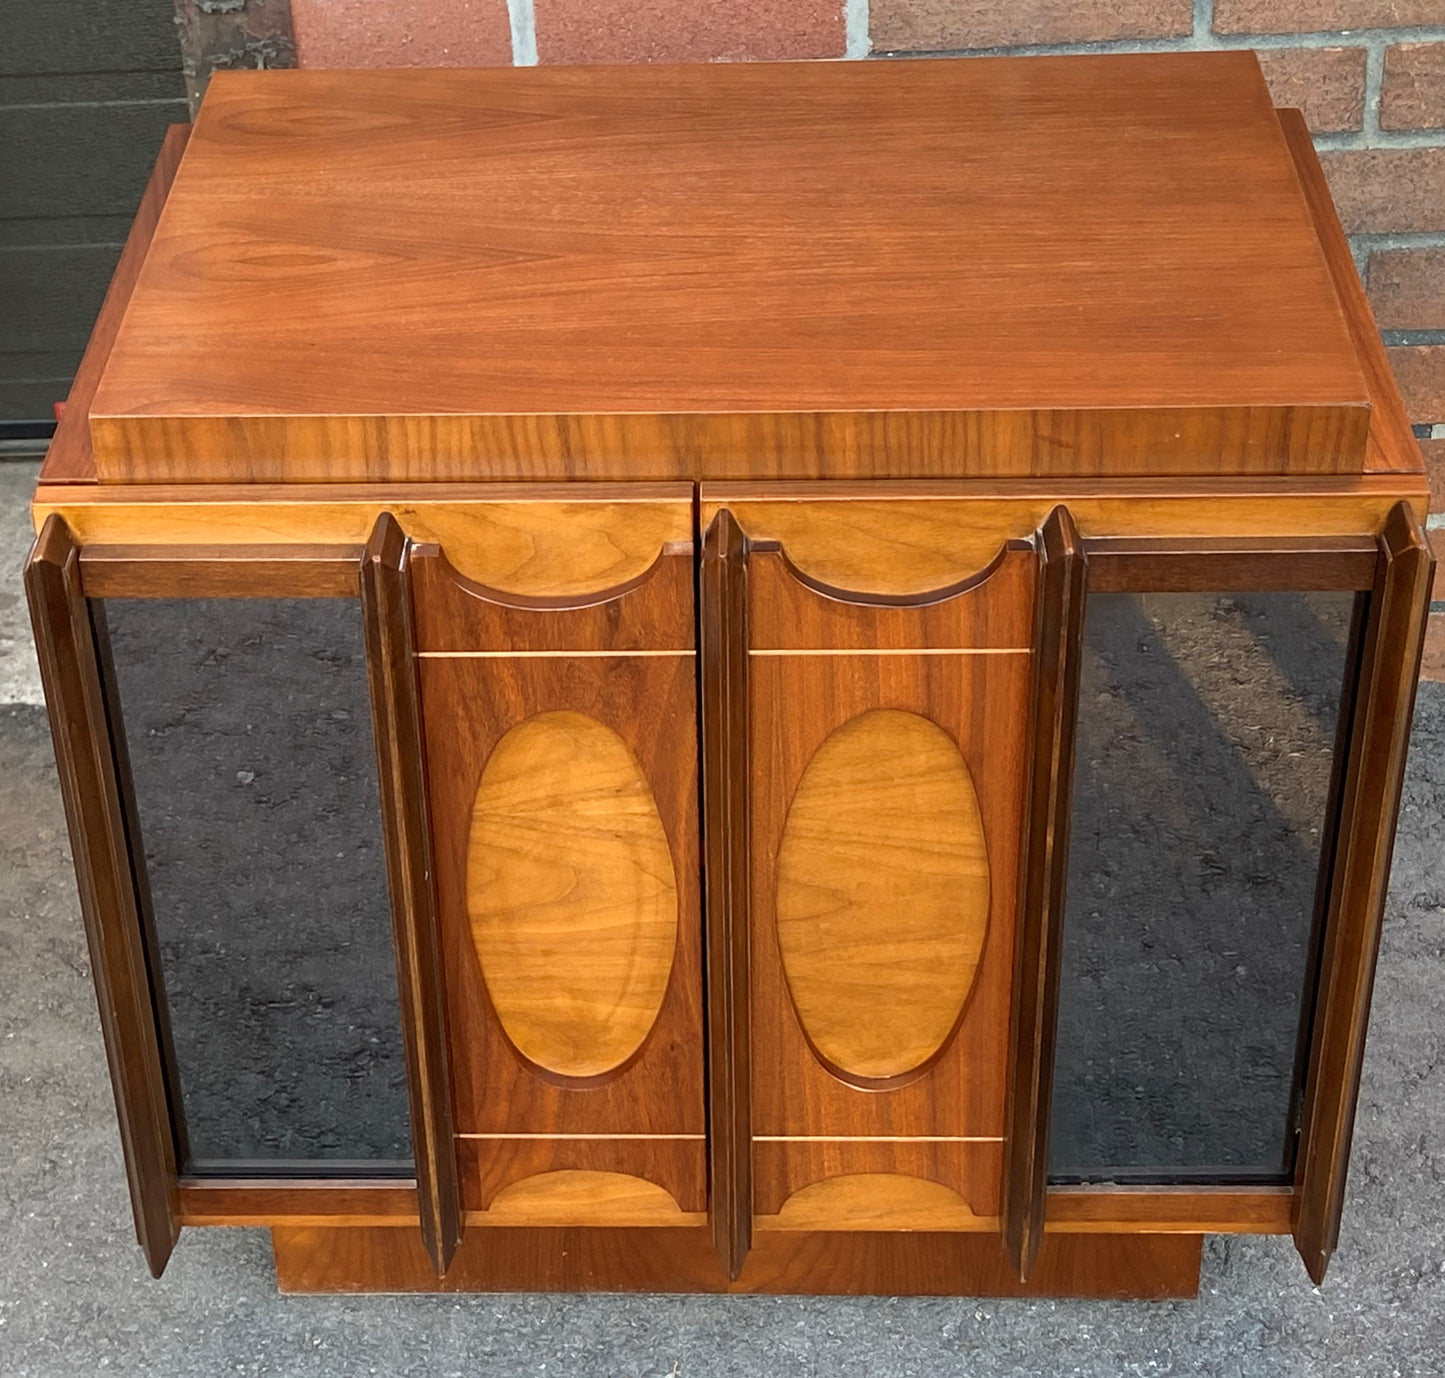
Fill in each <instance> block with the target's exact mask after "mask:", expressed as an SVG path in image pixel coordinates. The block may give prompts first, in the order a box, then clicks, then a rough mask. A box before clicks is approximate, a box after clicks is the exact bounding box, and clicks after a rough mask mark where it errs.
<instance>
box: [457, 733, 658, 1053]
mask: <svg viewBox="0 0 1445 1378" xmlns="http://www.w3.org/2000/svg"><path fill="white" fill-rule="evenodd" d="M467 909H468V913H469V915H470V918H471V926H472V940H473V942H474V943H475V944H476V950H477V957H478V960H479V961H480V963H481V967H482V976H483V978H484V979H485V981H486V984H487V993H488V994H489V995H490V996H491V999H492V1005H493V1007H494V1008H495V1009H496V1012H497V1017H498V1018H499V1019H500V1020H501V1022H502V1027H503V1028H504V1029H505V1030H506V1033H507V1036H508V1038H510V1039H511V1041H512V1044H513V1046H514V1047H515V1048H516V1049H517V1051H518V1052H520V1053H521V1054H522V1056H523V1057H525V1058H527V1059H529V1060H530V1061H531V1062H534V1063H536V1064H537V1065H538V1066H539V1067H543V1068H546V1069H547V1070H548V1071H551V1072H555V1073H557V1074H558V1075H560V1076H568V1077H594V1076H600V1075H601V1074H602V1073H604V1072H610V1071H611V1070H613V1068H615V1067H618V1066H620V1065H621V1064H622V1063H624V1062H626V1061H627V1059H628V1058H629V1057H631V1056H632V1054H633V1053H635V1052H636V1051H637V1049H638V1048H639V1047H641V1046H642V1042H643V1040H644V1039H645V1038H646V1037H647V1035H648V1032H649V1030H650V1029H651V1028H652V1026H653V1023H654V1022H655V1021H656V1019H657V1014H658V1011H659V1010H660V1009H661V1007H662V999H663V996H664V994H665V993H666V990H667V982H668V977H669V975H670V974H671V971H672V960H673V950H674V948H675V947H676V944H677V882H676V878H675V877H674V875H673V869H672V853H671V851H670V850H669V848H668V845H667V834H666V832H665V831H664V830H663V826H662V819H661V818H659V817H658V813H657V804H656V802H655V801H654V799H653V797H652V791H651V790H650V789H649V788H648V784H647V781H646V780H645V779H644V778H643V775H642V770H641V768H640V767H639V766H638V764H637V762H636V760H635V759H634V758H633V755H632V753H631V752H630V751H629V750H628V748H627V744H626V743H625V742H624V741H623V740H622V738H621V737H619V736H618V735H617V734H616V733H615V732H613V731H612V730H611V728H608V727H604V726H603V725H602V724H601V723H599V722H597V721H596V720H595V719H593V718H589V717H587V716H585V715H584V714H582V713H562V712H559V713H539V714H538V715H537V716H536V717H533V718H528V719H527V720H526V721H525V722H522V723H519V724H518V725H517V726H516V727H514V728H512V729H511V731H509V732H508V733H507V734H506V736H504V737H503V738H502V740H501V741H500V742H498V743H497V747H496V750H494V751H493V752H492V755H491V757H490V758H489V759H488V761H487V764H486V767H485V768H484V769H483V771H482V779H481V783H480V784H479V785H478V787H477V797H476V803H475V804H474V806H473V808H472V829H471V837H470V841H469V843H468V852H467Z"/></svg>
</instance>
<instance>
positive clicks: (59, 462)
mask: <svg viewBox="0 0 1445 1378" xmlns="http://www.w3.org/2000/svg"><path fill="white" fill-rule="evenodd" d="M190 135H191V126H190V125H188V124H173V125H172V126H171V127H170V128H169V129H168V130H167V131H166V137H165V139H164V141H163V142H162V143H161V150H160V153H159V154H158V155H157V157H156V164H155V167H154V169H153V170H152V172H151V175H150V177H149V178H148V179H147V181H146V185H145V190H144V191H143V192H142V193H141V199H140V205H139V207H138V208H137V209H136V215H135V220H134V221H133V222H132V224H131V227H130V232H129V233H128V234H127V235H126V240H125V247H124V248H123V249H122V250H121V253H120V261H119V262H118V263H117V264H116V265H115V274H114V275H113V276H112V278H111V280H110V287H109V288H108V289H107V290H106V294H105V300H104V301H103V302H102V303H101V307H100V314H99V315H98V316H97V317H96V320H95V325H94V326H93V327H92V329H91V332H90V341H89V343H88V344H87V345H86V347H85V354H84V355H83V356H82V358H81V360H80V367H79V368H78V369H76V371H75V378H74V380H73V381H72V382H71V385H70V395H69V396H68V397H67V399H66V403H65V414H64V416H62V417H61V418H60V422H59V424H58V425H57V426H56V428H55V435H54V437H53V438H52V439H51V442H50V446H49V448H48V449H47V450H46V451H45V462H44V463H43V464H42V465H41V466H40V478H41V481H42V482H44V483H93V482H94V481H95V454H94V451H93V450H92V449H91V444H90V403H91V399H92V398H93V397H94V396H95V389H96V386H97V385H98V384H99V382H100V375H101V372H102V371H103V369H104V368H105V363H106V360H107V359H109V357H110V350H111V346H112V344H113V343H114V342H115V336H116V332H117V331H118V330H119V329H120V322H121V317H122V316H124V315H125V309H126V306H127V304H128V303H129V302H130V298H131V293H132V292H133V291H134V290H135V283H136V279H137V278H138V277H139V276H140V270H141V264H142V263H143V262H144V261H145V257H146V253H147V252H148V251H149V249H150V246H151V240H152V238H154V236H155V232H156V224H157V222H159V220H160V217H161V210H162V209H163V208H164V206H165V203H166V197H167V196H168V195H169V194H170V189H171V183H172V182H174V181H175V176H176V169H177V168H178V167H180V165H181V154H182V153H184V152H185V149H186V143H187V141H188V140H189V139H190ZM81 539H84V538H81Z"/></svg>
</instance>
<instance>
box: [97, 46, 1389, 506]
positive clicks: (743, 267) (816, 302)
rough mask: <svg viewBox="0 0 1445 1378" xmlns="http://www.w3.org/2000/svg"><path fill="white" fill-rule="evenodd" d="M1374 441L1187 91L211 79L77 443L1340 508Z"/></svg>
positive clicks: (537, 73)
mask: <svg viewBox="0 0 1445 1378" xmlns="http://www.w3.org/2000/svg"><path fill="white" fill-rule="evenodd" d="M1368 412H1369V398H1368V393H1367V389H1366V384H1365V381H1364V379H1363V377H1362V376H1361V371H1360V367H1359V364H1358V362H1357V360H1356V358H1355V354H1354V351H1353V349H1352V346H1351V342H1350V337H1349V333H1348V330H1347V328H1346V323H1345V320H1344V317H1343V314H1342V312H1341V308H1340V305H1339V302H1338V300H1337V298H1336V295H1335V292H1334V290H1333V287H1332V285H1331V281H1330V277H1329V273H1328V271H1327V268H1326V264H1325V262H1324V259H1323V257H1322V254H1321V250H1320V246H1319V241H1318V238H1317V236H1316V233H1315V230H1314V227H1313V224H1312V222H1311V219H1310V214H1309V211H1308V208H1307V206H1306V203H1305V200H1304V197H1303V195H1302V193H1301V190H1300V186H1299V183H1298V180H1297V178H1296V175H1295V171H1294V167H1293V164H1292V162H1291V159H1290V155H1289V152H1288V149H1287V147H1286V145H1285V141H1284V139H1283V137H1282V135H1281V132H1280V128H1279V124H1278V121H1277V120H1276V118H1275V114H1274V111H1273V109H1272V107H1271V103H1270V98H1269V94H1268V91H1267V89H1266V87H1265V85H1264V82H1263V79H1262V78H1261V76H1260V73H1259V69H1258V65H1257V63H1256V61H1255V59H1254V57H1253V55H1252V54H1249V53H1212V54H1168V55H1145V56H1138V55H1130V56H1099V57H1069V58H1025V59H997V60H995V59H988V60H978V59H973V60H953V61H948V60H940V61H909V62H873V63H815V64H757V65H752V64H728V65H710V66H689V67H649V66H638V67H628V68H602V67H588V68H533V69H494V70H477V71H466V70H443V71H420V70H404V71H375V72H321V71H311V72H264V73H221V74H219V75H218V76H217V77H216V78H215V79H214V80H213V82H212V85H211V88H210V91H209V93H208V94H207V96H206V99H205V102H204V104H203V106H202V109H201V112H200V115H199V118H198V120H197V123H196V127H195V130H194V133H193V134H192V137H191V139H190V142H189V145H188V147H187V149H186V152H185V155H184V157H183V159H182V162H181V166H180V170H179V172H178V174H177V176H176V179H175V184H174V186H173V188H172V190H171V193H170V197H169V200H168V202H167V204H166V207H165V210H164V211H163V213H162V216H161V219H160V223H159V225H158V227H157V231H156V234H155V238H154V240H153V242H152V244H151V247H150V250H149V253H148V255H147V257H146V260H145V263H144V266H143V267H142V270H141V273H140V276H139V279H138V281H137V283H136V287H135V290H134V293H133V295H132V297H131V300H130V303H129V306H128V308H127V310H126V313H125V317H124V320H123V322H122V324H121V328H120V330H119V333H118V335H117V338H116V341H115V344H114V347H113V349H112V351H111V354H110V358H109V361H108V363H107V365H106V368H105V371H104V374H103V376H102V378H101V381H100V385H99V388H98V390H97V392H96V395H95V398H94V401H93V404H92V407H91V430H92V438H93V441H94V448H95V455H96V464H97V470H98V472H99V474H100V476H101V477H102V478H121V479H126V478H129V479H145V478H170V479H174V478H181V477H197V478H232V477H234V478H258V479H259V478H294V479H298V480H303V479H304V480H313V479H326V478H338V479H341V478H347V479H350V478H382V477H397V478H408V479H417V478H428V477H434V478H450V479H455V478H467V477H473V478H485V477H489V476H494V477H499V478H545V477H569V476H585V477H595V478H618V479H626V478H649V479H658V478H674V477H696V478H720V477H797V478H803V477H810V476H835V477H841V476H857V477H864V476H868V475H869V474H870V473H875V472H876V473H878V474H879V476H891V477H932V476H943V475H947V474H950V473H952V474H963V473H974V472H978V473H987V472H992V473H996V474H997V473H1027V472H1033V473H1050V472H1073V473H1088V472H1098V473H1108V472H1130V471H1132V472H1135V473H1138V472H1147V471H1149V470H1150V469H1151V467H1152V468H1154V469H1155V470H1157V471H1158V472H1192V473H1200V472H1205V471H1208V470H1210V469H1211V468H1218V469H1220V470H1222V471H1225V472H1230V471H1232V472H1291V471H1292V472H1306V471H1315V472H1350V471H1355V472H1358V470H1359V469H1360V467H1361V461H1362V458H1363V454H1364V444H1365V434H1366V430H1367V428H1368V424H1369V417H1368ZM1111 456H1112V458H1111ZM850 466H851V467H850ZM1111 466H1112V467H1111Z"/></svg>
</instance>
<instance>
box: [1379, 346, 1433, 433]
mask: <svg viewBox="0 0 1445 1378" xmlns="http://www.w3.org/2000/svg"><path fill="white" fill-rule="evenodd" d="M1385 352H1386V353H1387V354H1388V355H1389V356H1390V367H1391V368H1392V369H1394V371H1395V381H1396V382H1397V383H1399V385H1400V392H1401V393H1402V394H1403V395H1404V398H1405V410H1406V411H1408V412H1409V413H1410V420H1411V421H1413V422H1414V423H1415V424H1416V425H1417V426H1438V425H1441V424H1445V345H1392V346H1391V347H1390V348H1389V349H1387V350H1386V351H1385Z"/></svg>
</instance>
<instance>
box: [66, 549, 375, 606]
mask: <svg viewBox="0 0 1445 1378" xmlns="http://www.w3.org/2000/svg"><path fill="white" fill-rule="evenodd" d="M360 558H361V547H360V546H349V545H300V544H297V545H255V546H249V545H248V546H242V545H203V546H197V545H148V546H147V545H88V546H86V547H84V549H82V551H81V553H80V567H81V571H82V574H83V576H84V579H85V590H86V593H87V595H88V596H89V597H91V598H111V597H117V598H355V597H356V596H357V592H358V587H359V582H358V581H359V569H360Z"/></svg>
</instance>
